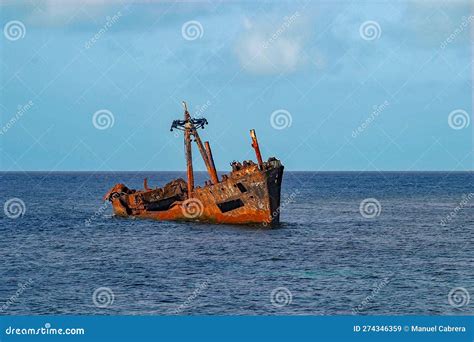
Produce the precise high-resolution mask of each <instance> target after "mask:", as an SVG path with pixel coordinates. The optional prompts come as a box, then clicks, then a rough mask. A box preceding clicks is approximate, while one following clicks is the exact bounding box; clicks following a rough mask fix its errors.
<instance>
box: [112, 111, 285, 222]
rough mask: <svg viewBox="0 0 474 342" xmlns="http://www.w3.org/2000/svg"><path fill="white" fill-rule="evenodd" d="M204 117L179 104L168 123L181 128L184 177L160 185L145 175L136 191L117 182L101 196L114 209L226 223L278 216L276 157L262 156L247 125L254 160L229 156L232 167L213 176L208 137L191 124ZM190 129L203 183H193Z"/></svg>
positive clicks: (131, 213) (280, 170) (269, 219)
mask: <svg viewBox="0 0 474 342" xmlns="http://www.w3.org/2000/svg"><path fill="white" fill-rule="evenodd" d="M184 105H185V104H184ZM206 123H207V120H205V119H191V118H190V115H189V112H188V111H187V108H186V105H185V118H184V121H181V120H175V122H173V125H172V129H173V128H178V129H181V130H183V131H184V135H185V146H186V164H187V178H188V179H187V182H186V181H185V180H183V179H181V178H178V179H176V180H173V181H171V182H169V183H168V184H166V185H165V186H163V187H161V188H156V189H149V188H148V185H147V182H146V181H145V184H144V188H145V189H144V190H138V191H137V190H133V189H129V188H127V187H126V186H125V185H124V184H121V183H120V184H117V185H115V186H114V187H113V188H112V189H111V190H110V191H109V192H108V193H107V194H106V195H105V197H104V199H106V200H109V201H111V202H112V206H113V210H114V213H115V215H117V216H123V217H130V216H134V217H139V218H150V219H157V220H183V221H205V222H213V223H230V224H252V223H264V224H272V223H278V222H279V220H280V189H281V181H282V177H283V169H284V167H283V165H282V164H281V162H280V161H279V160H278V159H276V158H273V157H272V158H269V159H268V161H266V162H264V161H263V160H262V158H261V155H260V149H259V146H258V141H257V138H256V134H255V131H254V130H251V137H252V146H253V147H254V149H255V152H256V155H257V160H258V164H255V163H254V162H253V161H250V160H248V161H244V162H243V163H240V162H236V161H234V162H232V163H231V166H232V171H231V172H230V173H228V174H224V175H223V176H222V180H221V181H220V182H219V180H218V177H217V172H216V169H215V164H214V159H213V156H212V152H211V148H210V146H209V143H208V142H207V141H206V142H205V147H204V146H203V145H202V142H201V140H200V138H199V135H198V134H197V128H200V127H203V125H204V124H206ZM190 135H193V136H194V137H195V138H196V139H195V140H196V143H197V145H198V148H199V150H200V152H201V156H202V158H203V160H204V162H205V164H206V167H207V169H208V172H209V175H210V177H211V181H212V182H207V181H206V184H205V185H204V186H203V187H199V186H198V187H196V188H194V176H193V170H192V151H191V139H190ZM188 147H189V149H188Z"/></svg>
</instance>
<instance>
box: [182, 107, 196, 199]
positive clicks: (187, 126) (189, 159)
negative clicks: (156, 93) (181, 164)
mask: <svg viewBox="0 0 474 342" xmlns="http://www.w3.org/2000/svg"><path fill="white" fill-rule="evenodd" d="M183 107H184V122H185V123H184V146H185V150H186V171H187V176H188V198H191V197H192V195H193V191H194V173H193V151H192V148H191V128H192V122H191V115H189V112H188V106H187V105H186V102H184V101H183Z"/></svg>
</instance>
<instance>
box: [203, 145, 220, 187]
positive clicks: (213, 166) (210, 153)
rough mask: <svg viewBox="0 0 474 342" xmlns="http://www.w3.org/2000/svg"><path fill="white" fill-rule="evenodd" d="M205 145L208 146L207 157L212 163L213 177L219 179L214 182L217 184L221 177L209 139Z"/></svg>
mask: <svg viewBox="0 0 474 342" xmlns="http://www.w3.org/2000/svg"><path fill="white" fill-rule="evenodd" d="M204 147H205V148H206V154H207V159H208V160H209V164H210V165H211V170H212V178H213V179H216V180H217V181H216V182H215V183H214V184H217V183H219V178H218V177H217V170H216V164H214V157H213V156H212V150H211V145H209V141H206V142H204Z"/></svg>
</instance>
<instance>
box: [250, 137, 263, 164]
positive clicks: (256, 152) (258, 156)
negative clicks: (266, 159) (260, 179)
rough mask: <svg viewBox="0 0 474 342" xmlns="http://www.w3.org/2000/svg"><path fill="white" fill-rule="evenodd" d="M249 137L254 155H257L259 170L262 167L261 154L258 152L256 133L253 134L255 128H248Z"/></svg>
mask: <svg viewBox="0 0 474 342" xmlns="http://www.w3.org/2000/svg"><path fill="white" fill-rule="evenodd" d="M250 137H251V138H252V147H253V149H254V150H255V155H256V157H257V163H258V167H259V168H260V170H261V169H262V168H263V160H262V154H261V153H260V146H258V140H257V135H256V134H255V130H254V129H251V130H250Z"/></svg>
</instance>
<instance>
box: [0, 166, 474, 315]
mask: <svg viewBox="0 0 474 342" xmlns="http://www.w3.org/2000/svg"><path fill="white" fill-rule="evenodd" d="M178 176H181V177H184V173H177V172H174V173H173V172H153V173H133V172H130V173H1V174H0V177H1V178H0V184H1V190H2V191H1V193H0V197H1V203H2V206H3V204H4V203H7V202H8V200H10V199H12V198H19V199H21V200H22V201H23V203H24V205H25V206H24V209H22V215H21V216H19V217H18V218H11V217H8V216H7V215H6V212H1V217H0V236H1V238H0V256H1V263H0V311H1V312H2V314H7V315H10V314H11V315H19V314H22V315H27V314H106V315H107V314H120V315H167V314H179V315H195V314H205V315H223V314H226V315H268V314H270V315H350V314H361V315H367V314H372V315H381V314H391V315H402V314H417V315H419V314H423V315H425V314H426V315H441V314H443V315H444V314H447V315H451V314H453V315H454V314H456V315H459V314H464V315H465V314H468V315H469V314H471V315H472V314H474V249H473V245H474V197H473V196H474V194H472V193H474V173H472V172H471V173H468V172H466V173H442V172H435V173H369V172H364V173H359V172H346V173H330V172H323V173H312V172H286V173H285V174H284V178H283V188H282V204H283V205H282V209H281V220H282V223H281V225H280V226H278V227H275V228H273V229H268V228H262V227H258V226H231V225H209V224H202V223H174V222H157V221H151V220H137V219H121V218H116V217H113V216H112V211H111V208H110V205H107V204H106V205H104V203H103V202H102V201H101V198H102V196H103V195H104V194H105V193H106V192H107V190H108V189H109V188H110V187H112V186H113V185H114V184H115V183H118V182H123V183H125V184H127V185H129V186H131V187H135V188H141V186H142V181H143V178H144V177H148V178H149V184H150V185H151V186H160V185H163V184H164V183H166V182H167V181H169V180H170V179H173V178H176V177H178ZM204 178H205V175H204V174H203V173H199V174H198V175H197V180H198V181H200V182H203V180H204ZM471 194H472V195H471ZM366 199H369V200H368V203H369V204H368V206H367V207H366V209H367V211H364V210H362V213H363V214H364V216H365V217H364V216H363V215H362V214H361V210H360V206H361V202H362V201H364V200H366ZM373 199H375V200H377V201H378V202H376V201H374V200H373ZM366 202H367V201H366ZM9 203H10V204H11V202H9ZM363 203H365V202H363ZM364 208H365V207H364V206H363V209H364ZM11 209H12V210H13V209H14V208H11ZM10 216H12V215H11V214H10ZM13 216H14V215H13Z"/></svg>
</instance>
